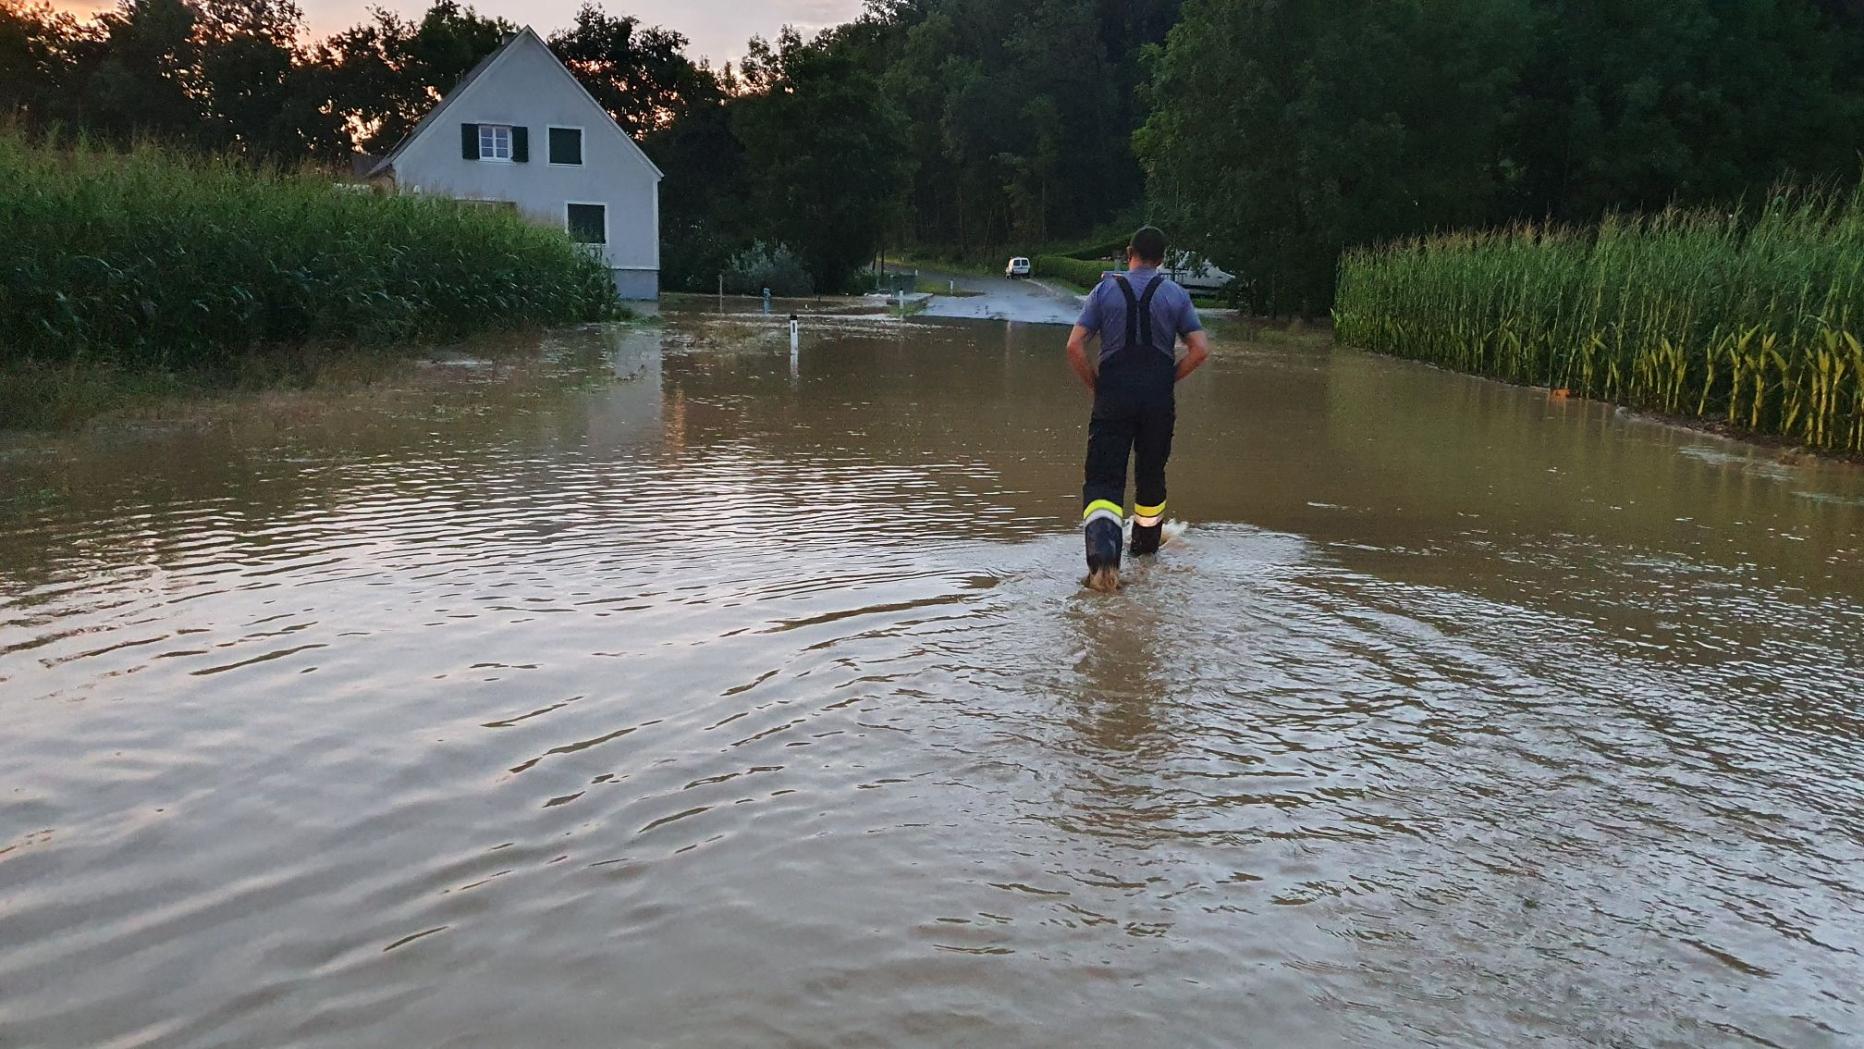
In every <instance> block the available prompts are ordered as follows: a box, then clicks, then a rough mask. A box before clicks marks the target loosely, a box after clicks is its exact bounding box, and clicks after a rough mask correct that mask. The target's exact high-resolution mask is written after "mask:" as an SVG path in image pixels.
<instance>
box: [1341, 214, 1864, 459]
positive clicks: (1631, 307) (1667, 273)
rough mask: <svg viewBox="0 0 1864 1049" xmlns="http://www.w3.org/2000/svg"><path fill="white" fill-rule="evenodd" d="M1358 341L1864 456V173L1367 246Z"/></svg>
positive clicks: (1350, 303)
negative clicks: (1723, 208)
mask: <svg viewBox="0 0 1864 1049" xmlns="http://www.w3.org/2000/svg"><path fill="white" fill-rule="evenodd" d="M1334 322H1335V330H1336V332H1337V333H1338V336H1339V339H1340V341H1342V342H1344V343H1347V344H1349V345H1353V346H1359V347H1363V348H1365V349H1369V350H1374V351H1377V352H1380V353H1388V354H1392V355H1394V356H1399V357H1410V358H1414V359H1417V360H1423V361H1429V362H1431V363H1434V364H1438V365H1442V366H1444V367H1448V368H1454V369H1456V370H1458V371H1465V372H1472V373H1475V374H1478V375H1487V376H1492V377H1495V378H1499V379H1504V380H1507V381H1510V382H1518V383H1527V384H1532V385H1539V386H1548V387H1552V388H1555V389H1562V390H1567V391H1570V392H1571V393H1572V394H1573V395H1575V396H1580V397H1590V398H1596V399H1599V400H1605V401H1611V402H1614V403H1619V404H1625V405H1630V406H1632V407H1636V408H1640V409H1645V410H1649V411H1655V412H1661V413H1664V414H1667V415H1673V416H1693V417H1696V418H1700V419H1707V420H1716V421H1720V422H1724V423H1726V424H1727V425H1728V426H1729V427H1731V428H1733V429H1736V430H1739V431H1742V432H1746V433H1750V434H1766V435H1773V436H1777V437H1781V438H1784V439H1786V440H1789V441H1792V442H1795V443H1798V444H1803V445H1805V446H1807V447H1811V448H1816V449H1820V450H1823V451H1829V452H1837V453H1843V454H1849V455H1859V454H1864V344H1861V343H1860V340H1861V339H1864V186H1860V187H1859V188H1858V189H1856V190H1853V191H1852V192H1851V193H1849V194H1823V193H1807V192H1795V191H1780V192H1777V193H1775V194H1774V195H1773V196H1772V197H1771V198H1770V199H1769V200H1768V201H1767V202H1766V203H1765V205H1764V206H1763V207H1761V208H1760V209H1758V210H1757V211H1751V212H1740V211H1737V212H1734V213H1729V212H1708V211H1684V210H1672V211H1667V212H1664V213H1662V214H1657V215H1651V216H1643V217H1620V218H1612V219H1609V220H1607V221H1606V222H1604V223H1603V224H1602V225H1601V226H1599V227H1598V228H1596V229H1576V228H1568V227H1559V226H1552V227H1546V226H1534V225H1520V226H1515V227H1512V228H1509V229H1505V230H1498V231H1491V232H1480V233H1457V234H1448V235H1441V236H1433V237H1425V238H1418V239H1413V240H1407V241H1400V242H1396V243H1392V244H1386V245H1381V246H1377V247H1371V248H1364V249H1359V250H1355V251H1351V252H1349V253H1348V254H1347V255H1346V256H1345V258H1344V259H1343V260H1342V261H1341V270H1340V290H1339V294H1338V297H1337V299H1336V300H1335V310H1334Z"/></svg>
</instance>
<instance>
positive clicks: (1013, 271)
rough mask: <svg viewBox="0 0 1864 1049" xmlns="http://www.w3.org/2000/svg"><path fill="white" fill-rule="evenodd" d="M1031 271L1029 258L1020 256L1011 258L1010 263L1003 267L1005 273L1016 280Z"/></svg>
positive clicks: (1026, 275)
mask: <svg viewBox="0 0 1864 1049" xmlns="http://www.w3.org/2000/svg"><path fill="white" fill-rule="evenodd" d="M1029 271H1030V266H1029V260H1028V259H1025V258H1022V257H1020V256H1018V257H1017V258H1013V259H1011V260H1010V264H1009V265H1008V266H1005V267H1003V275H1004V276H1005V277H1008V278H1010V279H1011V280H1016V279H1018V278H1019V277H1028V276H1029Z"/></svg>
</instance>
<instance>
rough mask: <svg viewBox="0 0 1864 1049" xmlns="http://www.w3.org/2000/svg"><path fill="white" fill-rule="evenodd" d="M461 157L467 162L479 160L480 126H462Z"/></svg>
mask: <svg viewBox="0 0 1864 1049" xmlns="http://www.w3.org/2000/svg"><path fill="white" fill-rule="evenodd" d="M460 156H462V157H465V158H466V159H467V160H478V159H479V125H477V124H461V125H460Z"/></svg>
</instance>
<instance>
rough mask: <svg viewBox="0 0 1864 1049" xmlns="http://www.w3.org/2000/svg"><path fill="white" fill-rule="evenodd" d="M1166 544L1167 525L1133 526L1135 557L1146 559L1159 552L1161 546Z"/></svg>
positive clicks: (1161, 523) (1160, 523)
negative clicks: (1149, 555)
mask: <svg viewBox="0 0 1864 1049" xmlns="http://www.w3.org/2000/svg"><path fill="white" fill-rule="evenodd" d="M1164 542H1165V524H1164V522H1162V521H1161V522H1159V523H1158V524H1155V525H1142V524H1135V525H1133V556H1134V557H1145V556H1147V555H1148V554H1156V553H1158V552H1159V546H1160V545H1162V544H1163V543H1164Z"/></svg>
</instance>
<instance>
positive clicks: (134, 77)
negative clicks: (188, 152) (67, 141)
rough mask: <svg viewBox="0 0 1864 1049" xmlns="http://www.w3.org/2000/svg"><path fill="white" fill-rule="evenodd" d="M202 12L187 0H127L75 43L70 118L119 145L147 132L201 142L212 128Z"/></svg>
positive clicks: (164, 138)
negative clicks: (202, 57) (202, 58)
mask: <svg viewBox="0 0 1864 1049" xmlns="http://www.w3.org/2000/svg"><path fill="white" fill-rule="evenodd" d="M197 18H198V14H197V11H196V9H195V8H193V7H191V6H189V5H188V4H186V3H184V2H183V0H122V2H121V3H119V4H118V6H117V7H116V8H115V9H114V10H111V11H106V12H104V13H103V14H101V15H98V16H97V18H96V20H95V21H94V22H93V24H92V26H91V27H90V30H89V31H88V32H85V33H82V34H80V36H79V37H78V39H76V40H75V41H73V43H72V45H71V53H72V56H73V70H72V73H73V77H72V84H71V88H70V90H71V92H72V94H71V97H70V98H69V99H67V100H66V102H65V105H64V106H63V107H61V108H63V109H64V113H63V115H64V116H65V117H66V118H67V119H69V120H71V122H72V123H74V124H77V125H78V126H81V127H83V128H85V129H86V130H88V131H90V132H92V133H94V134H101V135H104V136H107V137H110V138H114V139H116V140H118V141H125V142H126V141H128V140H130V139H132V138H134V137H136V136H139V135H145V136H149V137H151V138H153V139H156V140H158V141H161V142H165V143H169V144H176V143H179V144H182V145H192V144H197V143H199V141H200V139H201V129H202V127H203V126H204V125H205V124H206V123H207V112H206V107H205V105H204V99H205V92H204V90H203V88H202V85H201V81H200V65H199V61H198V59H199V46H198V41H197V40H196V37H195V23H196V20H197Z"/></svg>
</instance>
